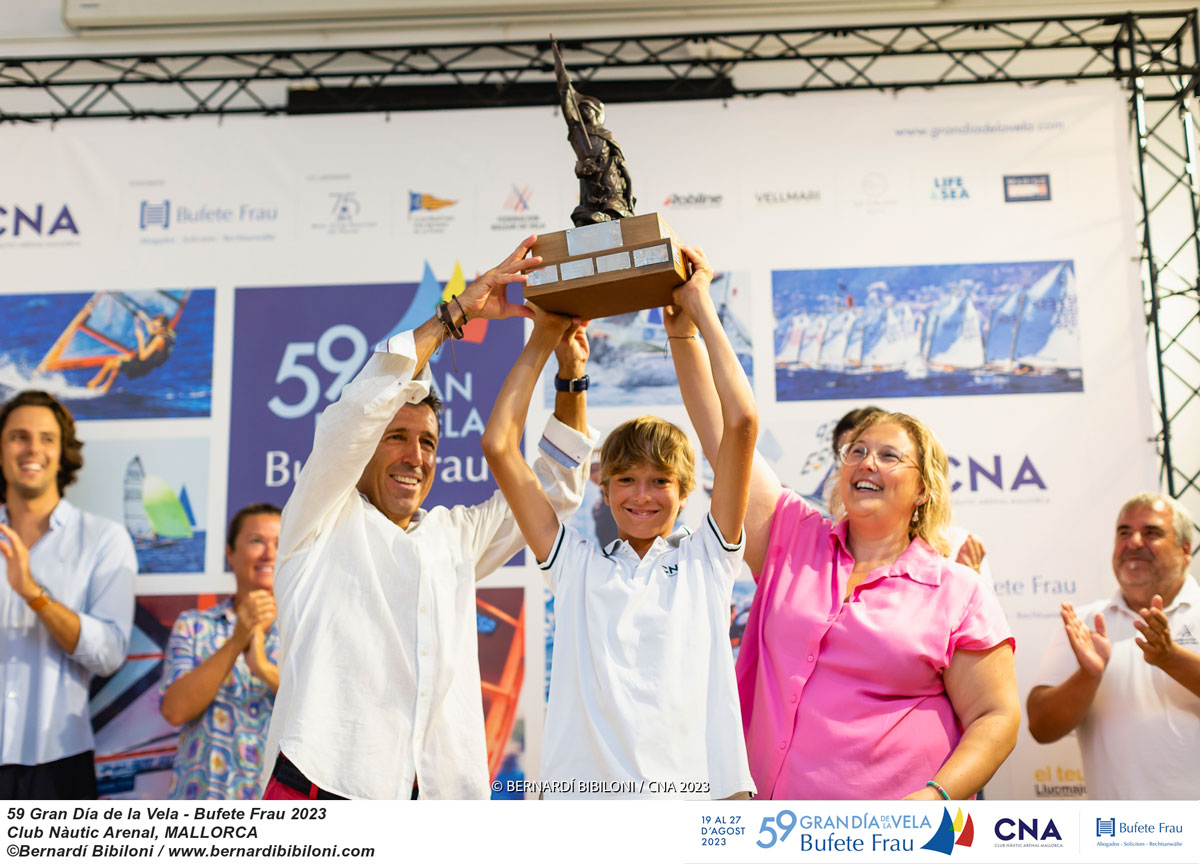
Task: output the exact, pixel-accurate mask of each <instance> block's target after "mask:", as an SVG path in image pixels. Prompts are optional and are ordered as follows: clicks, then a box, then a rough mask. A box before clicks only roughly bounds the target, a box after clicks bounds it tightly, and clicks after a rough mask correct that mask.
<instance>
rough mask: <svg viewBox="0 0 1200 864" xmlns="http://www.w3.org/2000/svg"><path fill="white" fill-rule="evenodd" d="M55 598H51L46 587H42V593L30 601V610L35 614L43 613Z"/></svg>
mask: <svg viewBox="0 0 1200 864" xmlns="http://www.w3.org/2000/svg"><path fill="white" fill-rule="evenodd" d="M53 599H54V598H53V597H51V596H50V590H49V589H48V588H46V586H45V585H43V586H42V593H40V594H38V595H37V596H36V597H34V598H33V599H32V600H30V601H29V608H30V609H32V610H33V611H34V612H41V611H42V610H43V609H45V608H46V607H47V606H49V605H50V602H51V601H52V600H53Z"/></svg>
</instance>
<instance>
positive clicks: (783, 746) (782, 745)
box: [779, 741, 787, 750]
mask: <svg viewBox="0 0 1200 864" xmlns="http://www.w3.org/2000/svg"><path fill="white" fill-rule="evenodd" d="M779 749H780V750H786V749H787V742H786V741H780V742H779Z"/></svg>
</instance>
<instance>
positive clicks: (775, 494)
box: [663, 247, 782, 573]
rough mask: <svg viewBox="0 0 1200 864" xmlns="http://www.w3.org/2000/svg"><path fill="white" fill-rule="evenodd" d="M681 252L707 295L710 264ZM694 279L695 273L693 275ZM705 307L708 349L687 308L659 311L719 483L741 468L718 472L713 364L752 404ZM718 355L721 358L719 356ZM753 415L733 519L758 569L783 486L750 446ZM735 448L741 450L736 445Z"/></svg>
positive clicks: (719, 425)
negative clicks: (738, 512)
mask: <svg viewBox="0 0 1200 864" xmlns="http://www.w3.org/2000/svg"><path fill="white" fill-rule="evenodd" d="M683 251H684V254H686V255H687V256H688V258H689V260H691V262H692V267H693V274H694V273H696V272H702V273H703V275H702V276H701V279H702V280H704V288H705V290H704V295H705V297H706V298H708V290H707V286H708V283H709V282H710V281H711V279H712V268H711V266H710V265H709V264H708V262H707V260H705V258H704V255H703V253H702V252H699V251H698V250H694V249H690V248H688V247H685V248H684V250H683ZM693 278H695V277H694V276H693ZM690 284H691V281H690V280H689V283H688V284H687V285H684V286H681V287H680V288H679V289H677V290H678V291H683V290H684V289H685V288H687V287H688V285H690ZM677 302H679V303H682V302H683V297H682V296H678V297H677ZM692 302H694V301H692ZM707 306H708V307H709V309H710V310H712V311H711V321H710V323H709V324H708V325H706V326H707V327H708V328H710V329H712V328H714V327H715V329H716V331H718V332H720V334H721V335H720V342H721V343H722V345H721V346H720V347H718V346H716V345H714V344H713V339H711V338H710V337H709V334H708V333H707V332H705V334H704V337H705V345H707V347H708V351H707V352H706V351H705V347H704V346H703V345H701V343H700V342H699V341H698V340H696V339H694V338H691V337H692V336H694V334H695V333H696V329H697V323H696V321H695V319H694V318H693V316H692V314H691V313H690V310H688V309H687V308H685V307H682V306H678V305H677V306H675V307H667V308H666V309H664V310H663V319H664V322H665V324H666V328H667V333H668V335H669V336H670V337H671V339H670V345H671V356H672V358H673V360H674V362H675V374H676V376H677V377H678V378H679V390H680V392H681V393H682V395H683V404H684V407H685V408H686V409H687V412H688V417H689V418H690V419H691V421H692V426H693V427H694V428H695V430H696V434H697V435H698V436H699V438H700V446H701V447H702V448H703V449H704V455H705V457H706V458H707V459H708V461H709V462H710V463H711V464H712V465H713V469H714V475H715V483H716V484H722V483H723V481H722V477H721V475H722V473H726V474H727V476H726V478H725V479H726V480H732V478H733V477H735V476H737V475H738V474H739V473H740V472H741V471H742V470H743V469H742V467H741V466H738V467H735V469H734V471H733V474H732V475H729V474H728V472H722V471H721V467H720V466H721V457H720V449H721V444H722V441H723V440H724V435H723V427H724V426H725V424H726V422H727V421H726V419H725V407H724V406H723V405H722V401H723V400H722V397H721V395H720V393H719V392H718V387H720V386H722V384H721V382H719V381H717V378H716V376H715V374H714V368H721V369H723V370H724V373H725V374H724V379H725V386H729V384H730V383H731V382H730V380H729V379H730V374H729V373H733V372H736V374H737V376H738V377H740V379H741V382H742V386H743V387H744V388H745V390H744V393H745V397H744V398H745V399H747V400H749V404H750V407H751V409H752V410H753V409H754V402H753V393H752V391H751V390H750V385H749V382H748V381H746V377H745V374H744V373H743V372H742V369H741V364H740V363H739V362H738V360H737V356H736V355H735V354H734V352H733V348H732V346H731V345H730V344H729V339H728V337H727V336H726V335H725V333H724V330H723V329H722V328H721V326H720V321H719V319H717V316H716V310H715V308H713V305H712V300H711V298H709V299H708V302H707ZM714 348H716V349H717V354H714ZM718 355H719V356H720V357H722V358H724V359H721V360H720V361H718V359H717V357H718ZM710 358H711V359H710ZM714 385H715V386H714ZM736 401H738V402H739V403H740V401H741V400H740V399H738V400H736ZM730 407H733V403H731V404H730ZM738 410H740V409H738ZM754 414H755V426H754V430H753V431H752V432H751V433H750V435H749V438H750V447H751V451H752V453H753V456H752V459H753V461H752V463H751V464H749V465H748V467H747V469H746V470H748V471H749V479H748V480H747V486H746V488H747V489H748V493H749V500H748V502H746V503H743V504H742V513H743V514H744V518H743V519H742V520H741V521H739V522H738V523H737V524H738V525H739V526H740V525H741V524H742V523H743V522H744V524H745V530H746V551H745V560H746V563H747V564H748V565H749V566H750V569H751V570H753V571H754V572H755V573H757V572H758V571H759V570H761V569H762V565H763V561H764V559H765V557H766V550H767V541H768V539H769V535H770V530H771V518H772V516H773V515H774V513H775V504H776V502H777V501H778V500H779V495H780V493H781V491H782V487H781V485H780V483H779V478H778V477H777V476H776V475H775V472H774V471H772V470H771V468H770V466H769V465H767V463H766V461H765V460H764V459H763V458H762V456H761V455H759V454H758V453H757V452H754V451H753V446H754V440H755V438H756V436H757V411H756V410H755V411H754ZM743 434H744V433H743ZM738 452H741V451H740V449H739V450H738ZM747 462H748V463H749V462H750V457H747ZM717 488H718V486H716V485H715V486H714V488H713V518H718V517H717V509H716V508H717V503H718V499H717ZM744 495H746V493H745V492H741V493H738V494H737V497H738V498H743V496H744ZM743 500H744V499H743ZM717 524H718V526H720V527H721V531H722V533H724V532H725V527H724V525H723V524H722V523H721V522H720V521H718V522H717ZM726 539H727V540H730V541H734V540H736V539H737V532H736V531H735V533H734V534H733V535H732V536H728V537H726Z"/></svg>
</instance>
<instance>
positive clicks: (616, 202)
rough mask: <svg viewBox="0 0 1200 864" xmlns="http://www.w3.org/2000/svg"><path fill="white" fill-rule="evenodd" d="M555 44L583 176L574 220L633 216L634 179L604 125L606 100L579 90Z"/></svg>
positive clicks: (579, 222) (567, 117) (586, 221)
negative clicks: (586, 94) (575, 86)
mask: <svg viewBox="0 0 1200 864" xmlns="http://www.w3.org/2000/svg"><path fill="white" fill-rule="evenodd" d="M551 45H552V47H553V49H554V75H555V77H556V78H557V79H558V94H559V99H560V101H561V102H562V110H563V118H564V119H565V120H566V121H567V140H568V141H570V142H571V147H573V148H574V150H575V157H576V158H575V176H576V177H578V178H579V206H578V207H576V208H575V209H574V210H573V211H572V212H571V221H572V222H574V223H575V225H576V227H579V226H582V225H591V224H593V223H596V222H609V221H611V220H613V219H623V218H625V217H627V216H632V215H633V205H634V204H635V203H636V199H635V198H634V197H633V180H632V179H631V178H630V176H629V169H628V168H626V167H625V154H623V153H622V152H621V148H620V146H619V145H618V144H617V142H616V139H615V138H614V137H613V134H612V133H611V132H609V131H608V130H607V129H605V128H604V103H603V102H601V101H600V100H599V99H597V98H595V97H594V96H584V95H581V94H580V93H578V92H576V90H575V88H574V87H573V86H572V85H571V76H570V75H568V74H567V69H566V67H565V66H564V65H563V60H562V54H561V53H560V52H559V50H558V43H557V42H551Z"/></svg>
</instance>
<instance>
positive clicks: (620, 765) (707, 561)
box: [539, 514, 754, 799]
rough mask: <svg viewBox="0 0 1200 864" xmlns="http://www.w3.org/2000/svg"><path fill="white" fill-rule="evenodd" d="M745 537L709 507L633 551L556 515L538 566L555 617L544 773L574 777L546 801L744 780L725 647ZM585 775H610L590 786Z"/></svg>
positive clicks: (672, 792)
mask: <svg viewBox="0 0 1200 864" xmlns="http://www.w3.org/2000/svg"><path fill="white" fill-rule="evenodd" d="M743 548H744V538H743V539H742V541H741V542H739V543H738V545H736V546H730V545H729V544H728V543H726V542H725V540H724V538H723V537H721V533H720V531H719V530H718V529H717V526H716V523H714V522H713V519H712V516H711V514H710V515H709V516H707V517H706V519H705V520H704V526H703V527H702V528H701V529H700V531H699V532H698V533H696V534H692V533H691V532H688V531H687V529H683V533H682V534H681V533H679V532H677V534H673V535H672V536H671V537H670V538H669V542H668V540H664V539H663V538H661V537H659V538H656V539H655V541H654V543H653V545H652V546H651V547H650V549H649V550H648V551H647V552H646V555H645V556H644V557H642V558H639V557H638V555H637V553H636V552H634V551H633V549H632V548H631V547H630V546H629V544H628V543H626V542H625V541H623V540H615V541H613V542H612V543H610V544H609V545H608V547H606V548H604V549H601V548H600V547H599V546H598V545H597V544H596V542H595V541H594V540H588V539H586V538H584V537H583V536H582V535H581V534H579V532H578V531H576V530H575V529H574V528H571V527H568V526H562V525H560V526H559V530H558V536H557V537H556V538H555V541H554V546H553V547H552V549H551V552H550V556H549V557H548V558H547V560H546V561H545V563H543V564H541V565H539V566H541V568H542V569H543V570H545V571H546V577H547V581H548V582H549V583H550V588H551V590H552V591H553V592H554V618H555V624H554V654H553V663H552V665H551V671H550V704H549V707H548V708H547V711H546V729H545V735H544V740H543V744H542V779H543V780H545V781H555V782H557V783H559V784H560V785H562V786H565V785H566V784H567V783H568V782H573V783H574V784H575V785H574V788H573V789H571V790H568V791H566V792H564V793H555V794H552V793H551V792H547V793H546V797H547V798H583V797H598V798H652V797H666V798H692V799H708V798H726V797H728V796H730V795H734V794H736V793H738V792H743V791H750V792H753V791H754V781H753V780H752V779H751V778H750V768H749V765H748V764H747V761H746V742H745V739H744V737H743V733H742V715H741V708H740V706H739V703H738V693H737V681H736V679H735V677H734V672H733V653H732V650H731V648H730V644H729V623H730V608H731V605H730V604H731V600H732V594H733V582H734V580H735V579H736V578H737V574H738V571H739V570H740V568H741V563H742V551H743ZM585 781H600V782H603V783H607V784H610V786H609V787H608V788H607V789H605V790H602V791H599V792H597V793H594V794H592V793H590V792H589V790H588V789H586V788H583V787H582V786H581V783H583V782H585ZM655 784H657V786H656V785H655ZM670 784H674V786H671V785H670Z"/></svg>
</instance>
